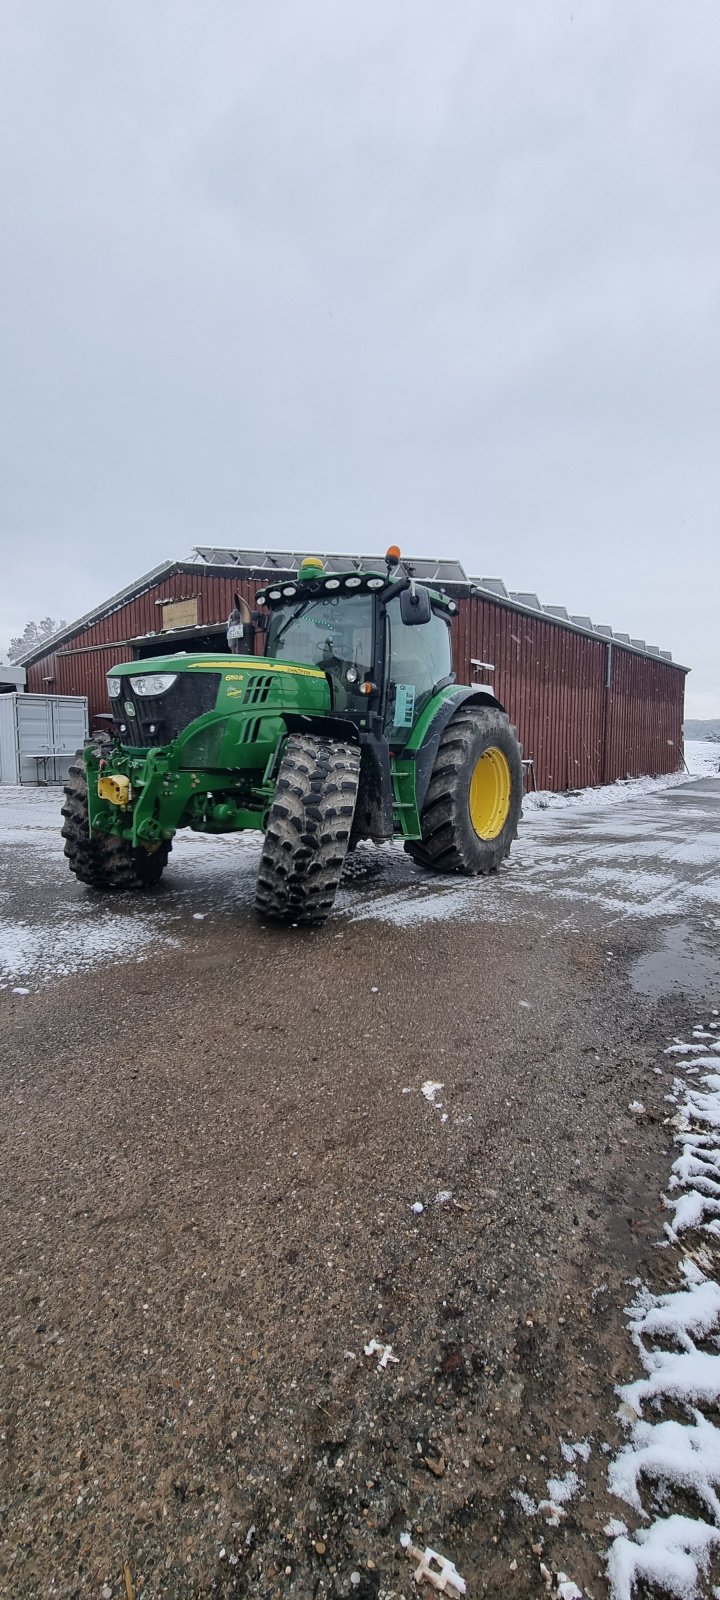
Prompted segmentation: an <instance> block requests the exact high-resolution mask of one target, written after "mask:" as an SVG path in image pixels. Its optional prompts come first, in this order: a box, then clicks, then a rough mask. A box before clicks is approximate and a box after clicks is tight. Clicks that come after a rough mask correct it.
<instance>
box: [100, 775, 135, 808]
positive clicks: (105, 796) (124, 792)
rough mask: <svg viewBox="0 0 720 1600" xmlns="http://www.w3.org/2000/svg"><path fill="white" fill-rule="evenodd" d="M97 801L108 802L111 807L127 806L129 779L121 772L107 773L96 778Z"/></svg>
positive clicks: (128, 801) (128, 802) (128, 800)
mask: <svg viewBox="0 0 720 1600" xmlns="http://www.w3.org/2000/svg"><path fill="white" fill-rule="evenodd" d="M97 792H98V800H109V801H110V804H111V806H129V804H130V779H129V778H126V777H125V774H124V773H123V772H108V773H105V775H104V776H103V777H102V778H98V786H97Z"/></svg>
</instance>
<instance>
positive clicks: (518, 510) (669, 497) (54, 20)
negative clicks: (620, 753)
mask: <svg viewBox="0 0 720 1600" xmlns="http://www.w3.org/2000/svg"><path fill="white" fill-rule="evenodd" d="M0 16H1V17H2V48H1V49H0V140H1V148H0V204H1V206H2V216H3V219H4V225H3V244H2V250H1V252H0V367H1V369H2V390H3V400H2V404H3V425H2V430H1V436H0V537H1V540H2V552H3V562H2V587H1V592H0V644H6V643H7V640H8V639H9V637H10V634H11V633H13V632H16V631H20V630H21V628H22V626H23V624H24V623H25V621H26V620H27V619H28V618H29V617H31V616H32V617H38V616H40V615H42V614H44V613H46V612H50V613H51V614H53V615H54V616H64V617H67V618H68V619H71V618H72V617H74V616H77V615H79V614H80V613H81V612H83V611H85V610H87V609H88V608H89V607H90V606H91V605H93V604H94V603H95V602H97V601H100V600H102V599H104V598H106V597H107V596H108V595H109V594H110V593H111V592H112V591H113V590H115V589H117V588H119V587H121V586H123V585H124V584H126V583H128V582H130V581H131V580H132V579H133V578H135V577H136V576H138V575H139V574H140V573H141V572H143V571H145V570H146V569H148V568H149V567H151V566H153V565H155V564H156V563H157V562H158V561H161V560H163V559H164V558H166V557H173V556H175V557H178V556H184V555H186V554H187V553H188V552H189V550H190V548H191V546H192V545H193V544H195V543H218V544H223V543H228V544H232V543H238V544H241V545H245V546H267V547H270V548H272V547H285V548H287V547H300V548H305V547H307V548H313V547H315V548H318V549H321V550H322V549H335V550H343V549H373V548H375V549H377V548H379V547H384V545H385V544H386V543H388V542H390V540H393V541H395V540H396V541H397V542H399V543H400V544H401V546H402V547H403V549H404V550H405V551H407V552H408V553H411V554H416V555H432V554H443V555H453V556H457V557H458V558H459V559H460V560H462V561H463V562H464V564H465V566H466V567H467V568H468V569H469V570H470V571H471V572H472V573H473V574H478V575H486V576H494V575H499V576H501V577H503V578H504V579H505V581H506V583H507V584H508V586H509V587H512V588H518V589H533V590H536V591H537V592H538V593H539V595H540V597H541V599H543V600H544V601H547V602H551V603H556V604H564V605H567V606H568V608H569V609H570V610H571V611H580V612H587V613H589V614H590V615H591V616H592V617H593V619H594V621H596V622H609V623H610V624H611V625H612V626H613V627H615V628H617V629H626V630H628V631H629V632H630V633H631V634H633V636H642V637H645V638H646V639H647V640H648V641H649V642H651V643H655V644H658V645H660V646H661V648H668V649H671V650H672V651H673V654H674V655H675V657H676V659H680V660H682V661H685V662H686V663H687V664H689V665H691V666H692V667H693V668H694V671H693V674H692V676H691V678H690V680H689V692H688V709H689V711H690V713H691V714H694V715H718V714H720V605H719V601H718V590H719V587H720V584H719V580H720V539H719V538H718V505H719V502H720V493H719V491H720V448H719V443H718V440H719V426H718V424H719V422H720V316H719V299H720V296H719V279H720V6H719V5H718V0H674V3H673V0H593V3H587V0H563V3H559V0H486V3H484V0H447V3H446V0H432V3H431V0H262V3H261V0H253V3H249V0H153V3H152V4H148V3H147V0H64V3H63V4H62V5H59V4H58V3H57V0H51V3H50V0H30V3H29V0H2V4H1V5H0Z"/></svg>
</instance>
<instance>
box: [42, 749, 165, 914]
mask: <svg viewBox="0 0 720 1600" xmlns="http://www.w3.org/2000/svg"><path fill="white" fill-rule="evenodd" d="M62 815H63V818H64V821H63V825H62V836H63V839H64V840H65V855H66V856H67V860H68V866H69V868H70V871H71V872H74V874H75V877H76V878H78V879H79V881H80V883H85V884H87V885H88V888H90V889H154V888H155V886H156V884H158V883H159V882H160V879H161V877H162V874H163V871H164V869H165V867H166V866H167V860H168V856H169V854H170V850H171V848H172V847H171V845H170V844H169V843H165V844H159V845H158V846H157V848H156V849H154V850H145V849H143V848H142V846H139V847H138V848H135V847H134V846H133V845H131V844H129V843H128V841H127V840H126V839H114V838H112V837H111V836H110V835H109V834H104V833H96V834H93V836H92V838H91V837H90V820H89V815H88V792H87V772H86V770H85V763H84V761H83V758H82V750H78V753H77V755H76V757H75V764H74V765H73V766H72V767H71V768H70V771H69V773H68V780H67V783H66V784H65V799H64V802H63V806H62Z"/></svg>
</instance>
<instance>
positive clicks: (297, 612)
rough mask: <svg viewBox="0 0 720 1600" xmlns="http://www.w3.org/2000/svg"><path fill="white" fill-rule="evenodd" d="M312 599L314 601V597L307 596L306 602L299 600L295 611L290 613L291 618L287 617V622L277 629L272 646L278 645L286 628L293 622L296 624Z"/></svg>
mask: <svg viewBox="0 0 720 1600" xmlns="http://www.w3.org/2000/svg"><path fill="white" fill-rule="evenodd" d="M314 599H315V596H314V595H308V597H307V600H301V601H300V604H299V606H296V607H295V610H294V611H293V612H292V614H291V616H289V617H288V619H287V622H283V624H282V627H280V628H278V631H277V633H276V635H275V638H274V640H273V644H275V645H278V644H279V643H280V640H281V639H282V636H283V634H284V633H287V630H288V628H289V627H290V626H291V624H292V623H293V622H297V620H298V617H301V616H302V614H303V611H307V608H308V606H309V605H312V603H313V600H314Z"/></svg>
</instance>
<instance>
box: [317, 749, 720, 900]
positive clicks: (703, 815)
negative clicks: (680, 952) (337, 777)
mask: <svg viewBox="0 0 720 1600" xmlns="http://www.w3.org/2000/svg"><path fill="white" fill-rule="evenodd" d="M687 756H688V765H689V766H690V768H691V773H692V776H693V777H706V776H707V775H708V767H710V775H714V773H713V769H712V763H713V762H714V763H715V767H717V765H718V763H720V745H713V744H706V745H701V744H698V745H695V746H692V745H688V747H687ZM688 782H689V780H688V775H687V773H685V772H683V773H674V774H671V775H669V776H667V777H663V778H639V779H633V780H632V781H630V782H627V783H617V784H610V785H607V786H605V787H604V788H600V789H585V790H582V791H581V792H580V793H578V794H576V795H529V796H526V797H525V800H524V802H523V821H522V823H521V826H520V833H519V836H518V838H517V840H516V841H515V844H514V845H513V848H512V851H511V854H510V858H509V860H508V861H507V862H506V863H505V864H504V865H503V867H502V868H501V870H500V872H499V873H498V874H497V875H496V876H495V877H493V878H489V879H483V880H481V881H480V882H479V881H478V880H477V879H475V878H442V877H434V876H431V875H429V874H428V873H426V872H423V871H422V869H420V868H418V867H416V866H415V864H414V863H413V862H412V861H411V859H410V857H408V856H406V855H404V853H403V852H402V849H401V847H397V846H392V847H386V848H384V849H381V850H379V851H375V852H372V851H370V850H368V851H367V852H364V853H365V854H366V855H367V856H369V857H370V858H371V859H372V857H373V856H374V858H375V862H376V868H375V870H376V874H377V875H376V877H375V880H374V882H373V883H370V884H368V886H367V888H366V892H365V894H364V895H363V896H362V898H361V899H360V900H358V897H357V895H355V896H351V895H349V894H348V893H347V892H345V893H344V894H343V895H341V897H340V899H339V906H340V908H341V909H343V910H346V911H347V912H348V913H349V914H350V915H352V916H353V918H355V919H356V920H363V921H365V920H380V921H383V922H390V923H393V924H395V925H396V926H398V927H412V926H414V925H416V924H418V923H424V922H437V921H447V920H451V919H454V918H456V917H466V918H472V917H473V916H474V917H476V918H478V920H479V919H482V920H483V921H489V922H509V921H511V920H513V919H514V918H515V917H517V916H520V917H523V918H526V917H527V916H528V915H535V916H536V917H537V918H538V919H539V920H543V921H544V920H546V919H547V918H548V917H552V919H553V922H554V925H555V927H556V928H566V929H568V930H572V929H573V927H574V926H575V925H576V922H577V920H578V917H579V916H580V915H581V914H582V911H583V908H584V907H587V906H588V905H591V906H592V907H593V908H594V909H595V910H596V911H597V912H598V913H599V914H600V917H601V919H602V920H603V921H604V922H606V923H607V924H608V926H612V925H614V924H615V923H622V922H624V921H627V920H628V919H634V918H637V917H641V918H643V919H655V918H662V917H668V916H680V917H683V916H687V915H690V914H695V915H697V916H699V917H701V918H702V919H704V920H707V922H708V923H709V925H710V926H714V927H718V926H720V917H719V916H718V910H719V908H720V841H719V839H718V832H717V824H716V818H717V810H716V806H717V802H718V799H720V791H718V794H717V796H716V795H715V794H713V792H712V791H710V792H709V793H705V792H704V793H703V794H702V796H701V795H700V794H699V793H698V796H697V798H696V796H695V793H694V792H693V789H692V788H691V787H690V788H687V789H685V790H683V793H682V794H681V795H678V796H677V797H676V798H674V799H673V800H672V801H670V800H669V799H668V800H663V796H664V795H665V794H666V792H667V791H668V790H673V789H677V788H678V787H681V786H682V785H687V784H688ZM628 801H633V802H634V803H633V804H632V805H629V804H628ZM361 853H363V852H360V851H359V852H358V856H360V855H361ZM549 886H552V895H551V896H549V895H548V888H549ZM528 902H530V903H528Z"/></svg>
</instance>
